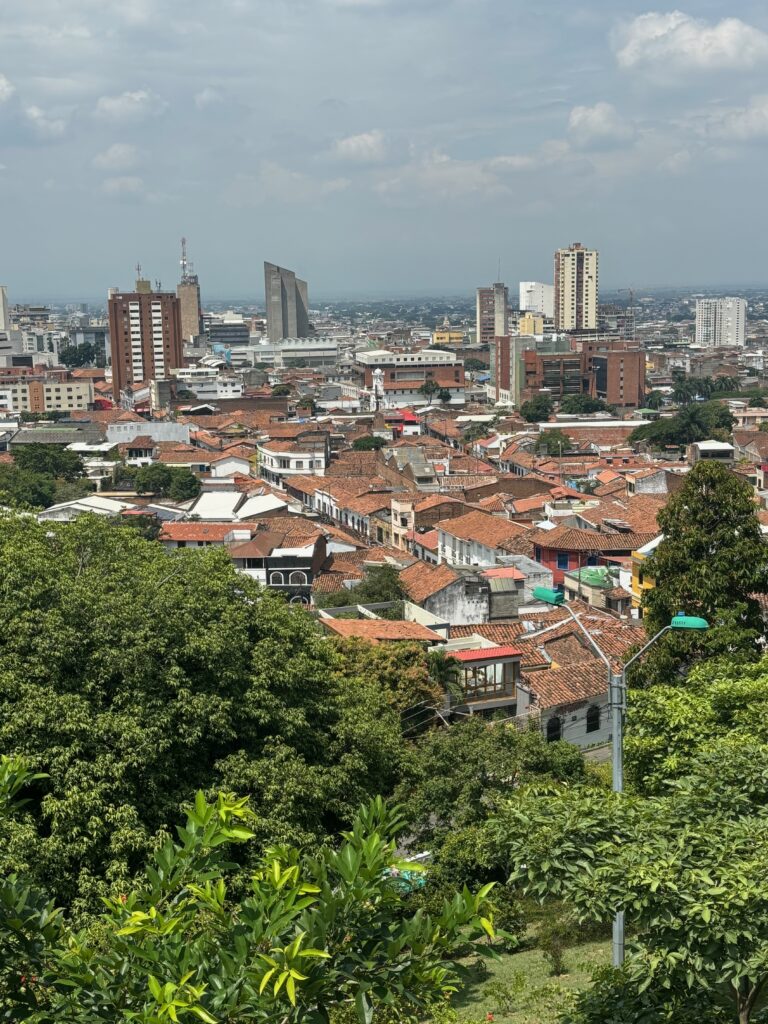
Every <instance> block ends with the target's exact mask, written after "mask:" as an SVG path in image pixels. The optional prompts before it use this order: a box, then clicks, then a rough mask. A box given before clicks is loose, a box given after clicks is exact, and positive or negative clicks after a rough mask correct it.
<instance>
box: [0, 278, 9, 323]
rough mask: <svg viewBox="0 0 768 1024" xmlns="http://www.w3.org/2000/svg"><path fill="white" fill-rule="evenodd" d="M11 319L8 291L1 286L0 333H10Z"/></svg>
mask: <svg viewBox="0 0 768 1024" xmlns="http://www.w3.org/2000/svg"><path fill="white" fill-rule="evenodd" d="M10 329H11V318H10V316H9V314H8V289H7V288H6V286H5V285H4V284H0V331H10Z"/></svg>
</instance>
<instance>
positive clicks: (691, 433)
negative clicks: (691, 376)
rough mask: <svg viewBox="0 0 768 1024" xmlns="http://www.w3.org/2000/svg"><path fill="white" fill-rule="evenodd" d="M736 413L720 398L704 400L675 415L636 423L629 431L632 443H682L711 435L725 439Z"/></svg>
mask: <svg viewBox="0 0 768 1024" xmlns="http://www.w3.org/2000/svg"><path fill="white" fill-rule="evenodd" d="M732 427H733V417H732V416H731V414H730V412H729V410H728V407H727V406H725V405H723V404H722V403H721V402H701V403H696V404H695V405H691V406H687V407H686V408H684V409H682V410H681V411H680V412H679V413H678V414H677V415H676V416H669V417H664V418H661V419H658V420H654V421H653V423H646V424H645V425H644V426H641V427H637V429H636V430H633V431H632V433H631V434H630V435H629V441H630V443H631V444H636V443H638V442H639V441H647V442H648V444H650V445H651V447H653V448H666V447H672V446H675V445H678V446H681V447H682V446H683V445H687V444H692V443H693V442H694V441H704V440H707V439H710V438H714V439H715V440H720V441H725V440H727V439H728V437H729V436H730V431H731V429H732Z"/></svg>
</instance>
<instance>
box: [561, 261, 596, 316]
mask: <svg viewBox="0 0 768 1024" xmlns="http://www.w3.org/2000/svg"><path fill="white" fill-rule="evenodd" d="M597 263H598V254H597V251H596V250H595V249H586V248H585V247H584V246H583V245H582V244H581V242H574V243H573V245H569V246H568V248H567V249H558V250H557V252H556V253H555V330H556V331H594V330H596V329H597V296H598V281H597Z"/></svg>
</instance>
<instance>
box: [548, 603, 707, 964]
mask: <svg viewBox="0 0 768 1024" xmlns="http://www.w3.org/2000/svg"><path fill="white" fill-rule="evenodd" d="M533 596H534V597H535V598H536V600H537V601H541V602H542V603H544V604H551V605H554V606H555V607H557V608H562V609H563V610H564V611H566V612H568V614H569V615H570V617H571V618H572V619H573V621H574V622H575V623H576V625H577V626H578V627H579V629H580V630H581V632H582V633H583V634H584V636H585V637H586V638H587V641H588V642H589V646H590V647H591V648H592V650H593V651H594V652H595V654H597V656H598V657H599V658H600V660H601V661H602V662H603V664H604V665H605V666H606V668H607V670H608V696H609V700H610V705H611V766H612V769H613V771H612V776H613V778H612V789H613V792H614V793H623V792H624V712H625V710H626V694H627V669H628V668H629V667H630V665H633V664H634V663H635V662H636V661H637V660H638V658H642V656H643V655H644V654H645V653H646V651H648V650H649V649H650V648H651V647H653V645H654V644H655V643H656V642H657V640H659V639H661V637H662V636H664V634H665V633H668V632H669V631H670V630H680V631H684V630H688V631H693V632H703V631H704V630H707V629H709V623H708V622H707V620H706V619H702V618H700V617H699V616H697V615H686V614H685V613H684V612H680V613H679V614H678V615H675V616H674V618H673V619H672V621H671V622H670V623H669V625H668V626H665V627H664V628H663V629H660V630H659V632H658V633H657V634H656V635H655V636H652V637H651V639H650V640H649V641H648V643H647V644H645V645H644V646H643V647H641V648H640V650H639V651H638V652H637V653H636V654H634V655H633V656H632V657H631V658H630V659H629V661H627V662H626V663H625V664H624V665H623V666H622V670H621V672H618V673H616V672H614V671H613V667H612V665H611V662H610V660H609V659H608V658H607V657H606V655H605V654H604V652H603V651H602V650H601V649H600V647H599V646H598V644H597V641H596V640H595V638H594V637H593V636H592V634H591V633H590V632H589V630H588V629H587V628H586V626H584V624H583V623H582V622H581V620H580V619H579V617H578V616H577V615H576V613H575V612H574V611H573V609H572V608H569V607H568V605H567V604H566V603H565V597H564V595H563V594H562V592H561V591H559V590H550V589H549V588H548V587H534V589H533ZM612 960H613V966H614V967H621V965H622V964H623V963H624V911H623V910H619V911H618V912H617V914H616V916H615V917H614V919H613V943H612Z"/></svg>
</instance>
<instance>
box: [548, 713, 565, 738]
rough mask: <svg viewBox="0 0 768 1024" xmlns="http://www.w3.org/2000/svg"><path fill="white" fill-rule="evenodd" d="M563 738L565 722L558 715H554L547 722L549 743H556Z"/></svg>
mask: <svg viewBox="0 0 768 1024" xmlns="http://www.w3.org/2000/svg"><path fill="white" fill-rule="evenodd" d="M562 738H563V721H562V719H561V718H559V717H558V716H557V715H553V717H552V718H550V719H549V721H548V722H547V743H556V742H557V740H561V739H562Z"/></svg>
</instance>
